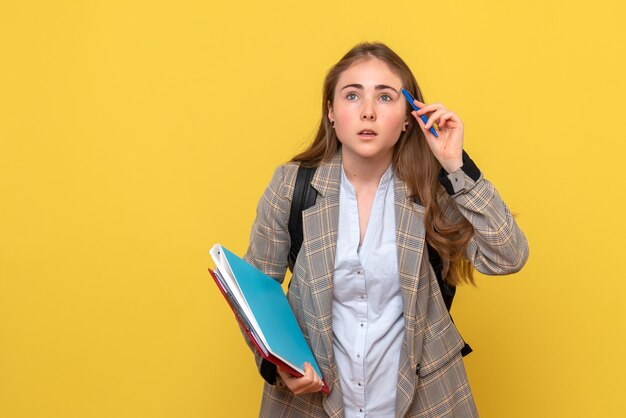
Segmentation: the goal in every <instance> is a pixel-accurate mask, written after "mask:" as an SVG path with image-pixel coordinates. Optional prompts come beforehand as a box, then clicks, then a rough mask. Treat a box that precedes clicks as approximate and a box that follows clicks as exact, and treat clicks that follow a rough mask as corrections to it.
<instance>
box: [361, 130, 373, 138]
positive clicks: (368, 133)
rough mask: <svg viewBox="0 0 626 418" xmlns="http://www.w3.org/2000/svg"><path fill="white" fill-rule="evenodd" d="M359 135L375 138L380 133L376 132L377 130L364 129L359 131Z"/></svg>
mask: <svg viewBox="0 0 626 418" xmlns="http://www.w3.org/2000/svg"><path fill="white" fill-rule="evenodd" d="M357 135H358V136H360V137H363V138H374V137H375V136H376V135H378V134H377V133H376V131H373V130H371V129H362V130H360V131H359V132H358V133H357Z"/></svg>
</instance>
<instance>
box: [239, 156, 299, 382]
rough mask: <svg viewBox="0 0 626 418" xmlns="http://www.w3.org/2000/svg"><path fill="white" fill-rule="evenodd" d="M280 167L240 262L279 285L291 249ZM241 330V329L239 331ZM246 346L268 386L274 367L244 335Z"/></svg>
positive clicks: (264, 194)
mask: <svg viewBox="0 0 626 418" xmlns="http://www.w3.org/2000/svg"><path fill="white" fill-rule="evenodd" d="M284 171H285V170H284V166H280V167H278V168H277V169H276V170H275V172H274V175H273V176H272V180H271V181H270V183H269V185H268V186H267V188H266V189H265V193H263V196H262V197H261V199H260V201H259V203H258V206H257V210H256V218H255V220H254V222H253V224H252V231H251V232H250V243H249V246H248V250H247V251H246V254H245V255H244V257H243V258H244V260H246V261H247V262H248V263H250V264H252V265H253V266H255V267H256V268H258V269H259V270H261V271H262V272H264V273H265V274H267V275H268V276H270V277H272V278H273V279H275V280H276V281H278V282H279V283H282V282H283V280H284V278H285V272H286V271H287V257H288V254H289V248H290V246H291V239H290V237H289V231H288V228H287V224H288V212H289V211H288V208H289V206H290V203H289V202H288V200H287V196H286V194H287V193H286V191H287V187H286V185H285V183H284ZM242 331H243V330H242ZM243 334H244V337H245V340H246V343H247V344H248V346H250V348H251V349H252V351H253V352H254V356H255V360H256V364H257V367H258V369H259V372H260V374H261V376H263V378H264V379H265V380H266V381H267V382H268V383H270V384H274V383H275V382H276V366H275V365H274V364H272V363H270V362H269V361H267V360H265V359H263V358H262V357H261V355H260V354H259V353H258V352H257V350H256V349H255V348H254V345H253V343H252V342H251V341H250V340H249V338H248V337H247V335H246V334H245V332H244V333H243Z"/></svg>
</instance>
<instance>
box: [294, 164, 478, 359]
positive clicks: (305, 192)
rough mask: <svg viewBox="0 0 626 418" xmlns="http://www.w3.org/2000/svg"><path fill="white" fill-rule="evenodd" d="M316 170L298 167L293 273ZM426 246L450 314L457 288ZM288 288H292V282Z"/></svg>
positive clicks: (312, 197)
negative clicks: (448, 279)
mask: <svg viewBox="0 0 626 418" xmlns="http://www.w3.org/2000/svg"><path fill="white" fill-rule="evenodd" d="M316 169H317V167H304V166H302V165H300V167H298V174H297V175H296V184H295V187H294V190H293V199H292V201H291V209H290V210H289V223H288V229H289V236H290V237H291V247H290V249H289V256H288V264H289V271H291V272H292V273H293V267H294V265H295V264H296V258H298V253H299V252H300V248H301V247H302V241H303V240H304V235H303V229H302V212H303V211H304V210H306V209H308V208H310V207H312V206H313V205H314V204H315V200H316V199H317V192H316V191H315V189H314V188H313V187H311V181H312V180H313V176H314V175H315V171H316ZM415 202H416V203H419V200H418V199H417V197H416V198H415ZM426 246H427V248H428V258H429V261H430V264H431V265H432V267H433V270H434V271H435V275H436V276H437V283H438V284H439V290H440V291H441V295H442V297H443V302H444V304H445V305H446V309H447V310H448V312H450V308H451V307H452V301H453V300H454V295H455V293H456V287H455V286H453V285H451V284H449V283H446V281H445V280H443V277H442V272H443V261H442V260H441V257H440V256H439V253H438V252H437V251H436V250H435V249H434V248H433V247H432V246H431V245H430V244H428V243H426ZM288 286H291V281H290V282H289V285H288ZM464 344H465V345H464V347H463V348H462V349H461V354H462V355H463V357H465V356H466V355H468V354H469V353H471V352H472V348H471V347H470V346H469V344H467V343H466V342H465V341H464Z"/></svg>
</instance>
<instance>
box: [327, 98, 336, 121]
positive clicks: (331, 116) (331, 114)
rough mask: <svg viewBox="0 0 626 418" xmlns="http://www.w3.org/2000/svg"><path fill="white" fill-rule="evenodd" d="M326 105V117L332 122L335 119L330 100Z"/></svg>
mask: <svg viewBox="0 0 626 418" xmlns="http://www.w3.org/2000/svg"><path fill="white" fill-rule="evenodd" d="M326 105H327V106H328V119H329V120H330V121H331V122H332V121H334V120H335V113H334V112H333V105H332V103H330V102H328V103H327V104H326Z"/></svg>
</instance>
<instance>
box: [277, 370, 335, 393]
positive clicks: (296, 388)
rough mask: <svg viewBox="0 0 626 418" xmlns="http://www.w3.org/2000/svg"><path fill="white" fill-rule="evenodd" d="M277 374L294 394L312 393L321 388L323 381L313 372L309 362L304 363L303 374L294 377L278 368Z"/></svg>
mask: <svg viewBox="0 0 626 418" xmlns="http://www.w3.org/2000/svg"><path fill="white" fill-rule="evenodd" d="M278 375H279V376H280V378H281V379H282V381H283V382H284V383H285V385H286V386H287V387H288V388H289V390H291V391H292V392H293V393H295V394H296V395H301V394H303V393H313V392H319V391H320V390H322V387H323V385H324V383H323V382H322V379H320V377H319V376H318V375H317V373H315V370H314V369H313V366H311V364H310V363H304V376H302V377H296V376H294V375H292V374H289V373H287V372H284V371H282V370H281V369H280V367H279V368H278Z"/></svg>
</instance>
